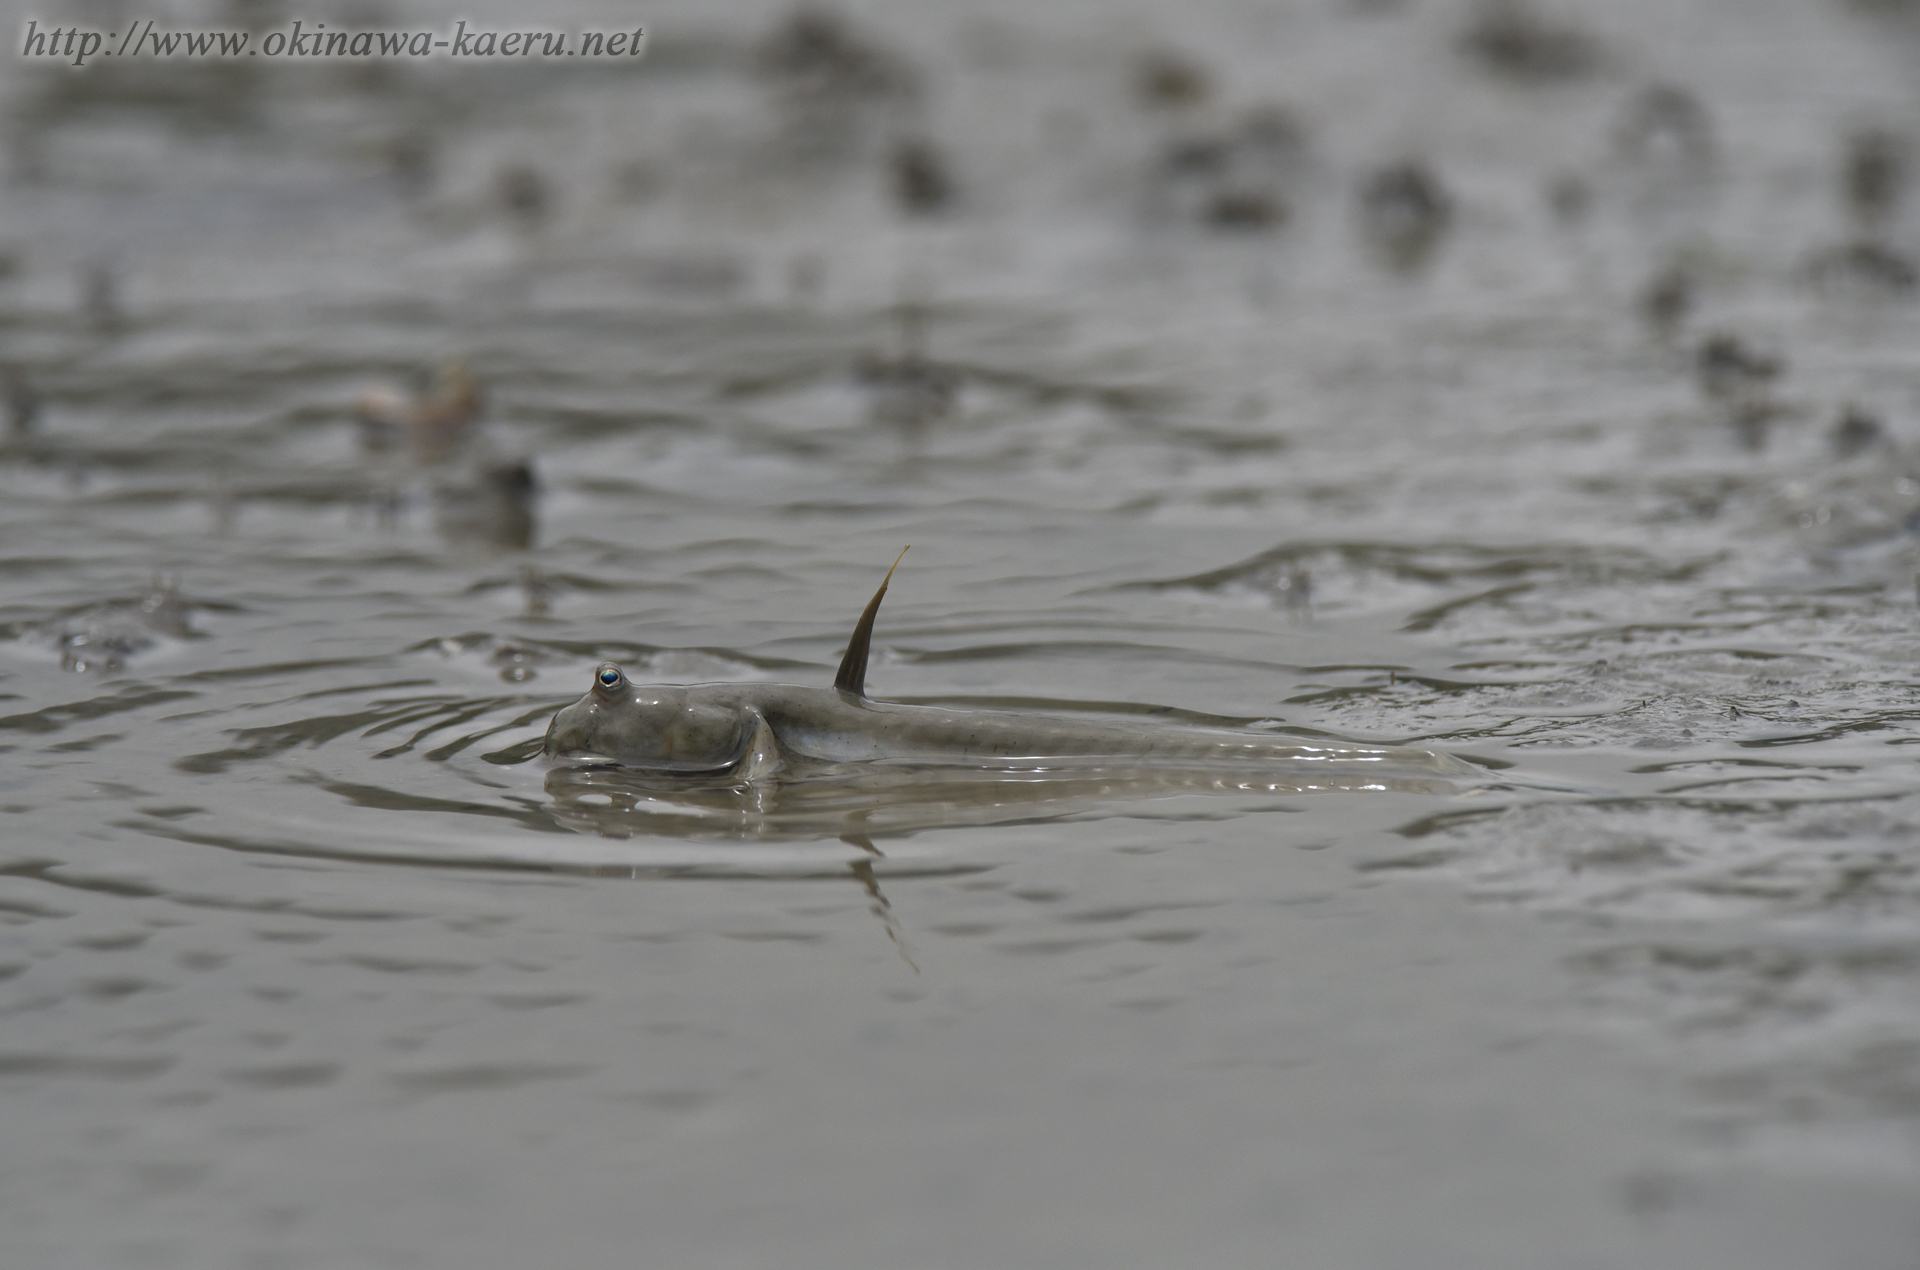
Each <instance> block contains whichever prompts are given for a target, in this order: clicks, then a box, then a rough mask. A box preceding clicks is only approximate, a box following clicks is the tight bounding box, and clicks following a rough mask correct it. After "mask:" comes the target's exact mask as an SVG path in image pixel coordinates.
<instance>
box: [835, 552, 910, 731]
mask: <svg viewBox="0 0 1920 1270" xmlns="http://www.w3.org/2000/svg"><path fill="white" fill-rule="evenodd" d="M911 546H912V544H911V543H909V544H908V545H907V546H906V547H902V548H900V554H899V555H897V556H895V557H894V558H893V569H898V568H899V567H900V562H901V561H902V560H904V559H906V555H907V551H908V550H909V548H910V547H911ZM893 569H888V570H887V576H886V577H884V578H882V579H881V580H880V589H879V590H878V591H875V592H874V593H873V598H872V599H871V600H868V601H867V611H866V612H864V613H862V614H861V615H860V620H859V622H857V623H856V624H855V625H854V628H853V638H852V639H850V640H848V641H847V655H846V656H845V657H842V658H841V659H840V673H839V674H837V675H835V676H834V677H833V686H834V687H836V688H838V689H839V690H840V691H842V692H851V693H852V694H853V695H854V696H856V697H864V696H866V695H867V649H868V648H869V647H870V646H871V645H872V643H873V618H874V615H875V614H876V613H878V612H879V611H880V601H882V600H884V599H886V598H887V583H889V582H891V581H893Z"/></svg>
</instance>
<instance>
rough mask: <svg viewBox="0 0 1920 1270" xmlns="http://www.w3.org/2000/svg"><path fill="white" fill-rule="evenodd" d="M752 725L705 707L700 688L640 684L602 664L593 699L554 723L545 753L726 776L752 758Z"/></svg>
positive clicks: (735, 711)
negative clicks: (738, 764) (747, 753)
mask: <svg viewBox="0 0 1920 1270" xmlns="http://www.w3.org/2000/svg"><path fill="white" fill-rule="evenodd" d="M752 722H753V720H751V719H750V718H749V717H748V716H747V714H746V713H745V712H743V711H742V710H741V709H740V707H739V706H737V705H728V704H719V703H715V702H711V701H702V700H700V692H699V689H698V688H697V687H683V686H680V685H675V684H636V683H633V682H632V681H631V680H629V679H628V678H627V676H626V674H625V672H623V671H622V670H621V669H620V667H618V666H616V665H614V664H613V663H612V662H602V663H601V664H600V665H599V666H597V667H595V669H594V672H593V687H592V688H590V689H589V690H588V691H587V695H586V696H584V697H582V698H580V700H578V701H576V702H574V703H573V704H572V705H570V706H567V707H565V708H564V709H562V710H560V711H559V712H558V713H557V714H555V715H554V716H553V723H552V724H551V725H549V726H548V728H547V741H546V753H547V756H548V757H549V758H600V759H609V760H611V761H613V762H615V763H619V764H622V765H624V766H627V767H640V768H649V769H654V770H659V771H670V772H685V773H701V772H720V771H725V770H727V769H728V768H731V767H733V766H734V765H735V764H737V763H738V762H739V761H740V760H741V759H742V758H743V757H744V756H745V755H746V752H747V749H748V748H749V745H750V742H751V740H752V735H753V733H752V728H751V724H752Z"/></svg>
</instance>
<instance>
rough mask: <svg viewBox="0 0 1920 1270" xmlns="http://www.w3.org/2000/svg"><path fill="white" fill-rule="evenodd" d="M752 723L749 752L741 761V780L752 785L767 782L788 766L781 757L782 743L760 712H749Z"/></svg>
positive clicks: (748, 742) (749, 734) (748, 740)
mask: <svg viewBox="0 0 1920 1270" xmlns="http://www.w3.org/2000/svg"><path fill="white" fill-rule="evenodd" d="M747 716H748V718H749V719H750V720H751V721H752V722H751V724H750V726H749V729H748V732H747V752H746V754H745V756H744V757H742V758H741V759H740V768H739V771H740V776H741V779H743V780H744V781H746V783H747V784H749V785H751V784H753V783H755V782H756V781H763V780H767V779H768V778H770V777H772V776H773V775H774V774H775V773H777V772H778V771H779V770H780V769H781V768H783V767H785V766H786V765H787V762H786V760H785V759H784V758H782V757H781V756H780V742H779V740H778V739H777V738H776V737H775V736H774V735H773V728H772V727H771V726H769V725H768V723H767V721H766V719H765V717H764V716H762V715H761V713H760V712H759V711H758V710H749V711H747Z"/></svg>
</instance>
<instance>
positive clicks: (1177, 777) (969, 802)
mask: <svg viewBox="0 0 1920 1270" xmlns="http://www.w3.org/2000/svg"><path fill="white" fill-rule="evenodd" d="M904 554H905V553H904V552H903V553H902V555H904ZM894 563H895V566H896V567H898V564H899V562H898V561H897V560H896V561H895V562H894ZM892 577H893V571H892V570H891V569H889V570H888V572H887V580H886V581H883V582H882V583H881V584H880V589H879V591H878V592H876V593H875V595H874V597H873V599H872V601H871V602H870V603H869V604H868V605H867V608H866V611H865V612H864V613H862V614H861V616H860V620H859V623H858V624H857V625H856V627H855V629H854V633H853V638H852V639H851V640H850V641H849V643H848V647H847V653H846V656H845V658H844V659H843V660H842V662H841V665H840V670H839V673H838V674H837V676H836V677H835V680H834V686H833V687H832V688H831V689H823V688H805V687H796V686H793V685H786V684H695V685H691V686H680V685H636V684H633V683H631V682H629V681H628V679H627V677H626V675H625V674H624V673H623V672H622V671H621V670H620V668H619V667H618V666H615V665H613V664H611V663H607V664H603V665H601V666H600V667H599V668H598V669H597V670H596V671H595V672H594V683H593V688H592V689H591V690H590V691H589V692H588V693H587V695H586V696H584V697H582V698H581V699H580V700H579V701H577V702H575V703H574V704H573V705H571V706H568V707H566V708H565V709H562V710H560V711H559V712H558V713H556V714H555V715H554V717H553V722H552V724H551V725H550V726H549V727H548V730H547V735H546V739H545V741H544V743H543V744H542V747H541V748H542V750H543V751H544V752H545V754H546V755H547V756H548V757H549V758H555V759H562V760H573V762H571V763H569V764H568V765H566V766H562V767H557V768H555V769H554V770H553V771H552V772H551V773H549V775H548V777H547V781H546V788H547V792H548V793H549V794H550V795H551V796H552V797H553V799H554V815H555V817H556V818H557V819H559V820H560V821H561V822H562V823H565V824H569V825H571V826H573V827H575V828H579V829H585V830H589V831H592V832H598V833H605V834H612V835H614V836H626V835H628V834H631V833H633V832H635V831H636V829H641V828H644V829H646V830H651V831H658V832H670V833H674V834H677V835H692V836H702V835H707V834H713V833H718V834H720V835H721V836H725V837H739V836H766V835H769V834H771V835H775V836H787V835H792V834H804V833H809V832H811V833H819V832H821V831H822V830H826V831H829V832H834V833H841V834H857V835H866V834H870V833H873V832H876V831H884V832H893V833H900V832H911V831H913V830H914V829H918V828H927V827H932V826H934V825H953V824H991V823H1000V822H1005V821H1008V820H1020V819H1028V818H1033V817H1036V816H1040V815H1043V814H1044V815H1047V816H1058V815H1061V814H1065V810H1064V809H1065V808H1067V807H1069V806H1076V805H1086V804H1092V803H1097V802H1101V801H1106V800H1111V799H1114V798H1121V797H1125V798H1142V797H1166V796H1172V795H1177V794H1203V793H1226V794H1307V793H1319V792H1329V791H1393V792H1403V793H1420V794H1451V793H1457V792H1461V791H1462V790H1463V789H1466V788H1468V787H1470V786H1473V785H1478V784H1480V783H1482V782H1483V781H1484V779H1485V776H1486V773H1485V772H1484V771H1483V770H1482V769H1480V768H1478V767H1475V766H1474V765H1472V764H1470V763H1467V762H1465V761H1464V760H1461V759H1458V758H1455V757H1453V756H1451V755H1447V754H1443V753H1440V752H1438V751H1434V750H1425V749H1418V748H1412V747H1404V746H1359V745H1349V744H1344V743H1326V742H1319V741H1309V740H1304V739H1299V738H1293V737H1282V736H1275V735H1273V734H1271V733H1265V732H1256V731H1252V730H1249V729H1241V728H1229V727H1191V726H1179V725H1173V724H1167V723H1153V724H1144V723H1131V724H1123V723H1119V722H1107V721H1094V720H1086V719H1080V718H1075V717H1072V716H1067V715H1059V714H1041V713H1026V712H1022V711H1002V710H969V709H954V708H949V707H944V706H930V705H904V704H897V703H893V702H883V701H875V700H873V699H871V698H870V697H868V696H867V694H866V669H867V658H868V650H869V648H870V645H871V641H872V633H873V623H874V618H875V616H876V614H877V613H878V612H879V608H880V602H881V600H882V599H884V598H885V596H886V593H887V585H888V582H890V581H891V580H892ZM530 756H531V755H529V757H530ZM1043 808H1044V811H1043Z"/></svg>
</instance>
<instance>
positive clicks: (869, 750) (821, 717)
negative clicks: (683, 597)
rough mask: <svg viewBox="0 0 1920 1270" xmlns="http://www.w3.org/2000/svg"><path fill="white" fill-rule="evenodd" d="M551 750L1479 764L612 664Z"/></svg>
mask: <svg viewBox="0 0 1920 1270" xmlns="http://www.w3.org/2000/svg"><path fill="white" fill-rule="evenodd" d="M546 753H547V754H548V755H549V756H550V757H554V758H585V759H589V760H596V759H597V760H599V761H602V762H612V763H617V764H620V765H622V766H626V767H633V768H639V769H642V770H648V771H656V772H667V773H684V774H686V775H689V776H696V775H697V776H727V777H733V778H736V779H740V780H747V781H752V780H759V779H764V778H767V777H771V776H772V775H774V774H775V773H776V772H779V771H781V770H785V769H787V768H789V767H791V766H793V765H794V764H795V763H796V762H798V761H801V760H808V761H812V762H818V763H878V764H898V765H910V766H915V767H966V768H977V769H987V770H992V769H998V770H1006V771H1034V772H1043V771H1059V772H1061V773H1062V774H1063V775H1064V774H1066V773H1067V772H1069V771H1072V770H1077V769H1086V768H1090V767H1101V768H1109V769H1110V768H1113V767H1117V766H1127V767H1137V768H1141V769H1150V770H1154V771H1161V772H1167V771H1174V770H1180V771H1212V770H1221V771H1227V770H1231V771H1236V772H1245V773H1262V774H1270V775H1273V776H1285V777H1288V778H1290V783H1293V784H1302V783H1304V784H1305V785H1306V786H1310V787H1315V788H1361V787H1365V786H1367V785H1369V784H1376V783H1378V782H1380V781H1399V780H1418V779H1422V778H1425V779H1435V778H1438V779H1442V780H1445V779H1449V778H1451V779H1472V778H1475V777H1480V776H1484V775H1485V773H1484V772H1482V771H1481V769H1479V768H1477V767H1475V766H1473V765H1472V764H1470V763H1467V762H1465V761H1463V760H1461V759H1458V758H1454V757H1453V756H1451V755H1447V754H1442V753H1439V752H1437V751H1434V750H1425V749H1418V748H1412V747H1405V746H1360V745H1346V744H1338V743H1332V744H1330V743H1323V742H1317V741H1307V740H1300V739H1295V738H1283V737H1278V736H1274V735H1271V734H1268V733H1261V732H1253V731H1248V730H1242V729H1236V728H1209V727H1192V726H1185V725H1178V724H1170V723H1137V722H1125V723H1122V722H1118V721H1107V720H1098V719H1080V718H1076V717H1073V716H1071V715H1060V714H1041V713H1031V714H1030V713H1027V712H1024V711H1013V710H969V709H959V708H952V707H946V706H926V705H906V704H901V703H898V702H890V701H875V700H873V699H871V698H869V697H866V696H864V695H858V694H855V693H851V692H847V691H845V690H842V689H835V688H807V687H801V686H797V685H790V684H693V685H687V686H676V685H652V684H649V685H642V684H633V683H630V682H628V681H627V679H626V676H625V675H624V674H623V673H621V672H620V670H619V668H618V667H617V666H613V665H611V664H609V665H605V666H602V667H600V668H599V670H597V671H596V672H595V681H594V688H593V690H592V691H590V692H589V693H588V694H587V695H586V696H585V697H583V698H581V700H579V701H578V702H576V703H574V704H573V705H571V706H568V707H566V708H565V709H563V710H561V711H560V712H559V713H557V714H556V715H555V716H554V719H553V724H552V726H551V727H550V728H549V729H548V731H547V739H546Z"/></svg>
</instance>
